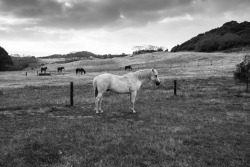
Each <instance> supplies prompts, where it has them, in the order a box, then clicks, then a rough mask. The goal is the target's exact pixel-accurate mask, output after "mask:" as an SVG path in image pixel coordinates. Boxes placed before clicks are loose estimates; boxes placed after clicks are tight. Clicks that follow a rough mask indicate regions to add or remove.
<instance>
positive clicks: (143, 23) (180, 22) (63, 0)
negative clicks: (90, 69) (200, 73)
mask: <svg viewBox="0 0 250 167" xmlns="http://www.w3.org/2000/svg"><path fill="white" fill-rule="evenodd" d="M249 13H250V0H0V46H2V47H3V48H5V50H6V51H7V52H8V53H9V54H14V53H16V54H25V55H32V56H47V55H51V54H56V53H59V54H66V53H69V52H72V51H90V52H93V53H96V54H109V53H111V54H121V53H131V52H132V48H133V46H138V45H139V46H140V45H156V46H165V47H166V48H168V49H171V48H172V47H173V46H175V45H177V44H180V43H182V42H184V41H186V40H188V39H190V38H191V37H194V36H196V35H198V34H199V33H203V32H205V31H208V30H210V29H212V28H216V27H220V26H222V24H224V23H225V22H227V21H231V20H236V21H238V22H243V21H250V14H249Z"/></svg>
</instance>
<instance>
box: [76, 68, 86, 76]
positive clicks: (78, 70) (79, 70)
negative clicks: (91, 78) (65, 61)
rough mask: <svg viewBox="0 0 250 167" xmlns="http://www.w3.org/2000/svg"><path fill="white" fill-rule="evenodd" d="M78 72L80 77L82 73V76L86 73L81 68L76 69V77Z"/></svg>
mask: <svg viewBox="0 0 250 167" xmlns="http://www.w3.org/2000/svg"><path fill="white" fill-rule="evenodd" d="M79 72H80V73H81V75H82V73H84V74H85V73H86V71H85V70H84V69H83V68H77V69H76V75H77V73H79Z"/></svg>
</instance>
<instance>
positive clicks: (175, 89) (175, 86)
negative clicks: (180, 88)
mask: <svg viewBox="0 0 250 167" xmlns="http://www.w3.org/2000/svg"><path fill="white" fill-rule="evenodd" d="M174 95H177V81H176V80H174Z"/></svg>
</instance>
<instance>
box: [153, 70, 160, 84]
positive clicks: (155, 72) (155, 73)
mask: <svg viewBox="0 0 250 167" xmlns="http://www.w3.org/2000/svg"><path fill="white" fill-rule="evenodd" d="M150 79H151V80H152V81H154V82H155V84H156V85H160V83H161V81H160V79H159V77H158V71H157V70H155V69H153V68H152V75H151V78H150Z"/></svg>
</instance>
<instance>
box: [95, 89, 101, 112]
mask: <svg viewBox="0 0 250 167" xmlns="http://www.w3.org/2000/svg"><path fill="white" fill-rule="evenodd" d="M101 100H102V93H98V95H97V96H96V98H95V112H96V113H97V114H98V113H99V110H100V112H103V111H102V110H101Z"/></svg>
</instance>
